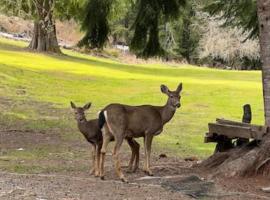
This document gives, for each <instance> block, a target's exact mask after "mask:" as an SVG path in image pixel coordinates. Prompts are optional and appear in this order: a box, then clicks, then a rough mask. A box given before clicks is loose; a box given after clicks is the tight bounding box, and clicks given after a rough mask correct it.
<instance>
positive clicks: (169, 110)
mask: <svg viewBox="0 0 270 200" xmlns="http://www.w3.org/2000/svg"><path fill="white" fill-rule="evenodd" d="M175 111H176V108H174V107H172V106H170V105H169V104H168V102H167V103H166V105H164V106H163V107H161V118H162V123H163V125H164V124H166V123H167V122H168V121H170V120H171V119H172V117H173V116H174V113H175Z"/></svg>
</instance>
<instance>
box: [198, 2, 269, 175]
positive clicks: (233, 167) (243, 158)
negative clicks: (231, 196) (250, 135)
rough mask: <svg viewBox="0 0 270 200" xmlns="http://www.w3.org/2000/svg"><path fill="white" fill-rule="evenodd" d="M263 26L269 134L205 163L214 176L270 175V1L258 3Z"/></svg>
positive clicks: (265, 99) (261, 38) (262, 53)
mask: <svg viewBox="0 0 270 200" xmlns="http://www.w3.org/2000/svg"><path fill="white" fill-rule="evenodd" d="M257 12H258V19H259V27H260V35H259V40H260V50H261V52H260V56H261V59H262V62H263V67H262V83H263V98H264V113H265V114H264V115H265V125H266V126H268V131H267V132H268V133H267V134H266V135H265V136H264V137H263V138H262V141H261V142H258V141H252V142H250V143H249V144H247V145H244V146H243V147H235V148H232V149H230V150H229V151H227V152H222V153H216V154H214V155H213V156H211V157H209V158H208V159H207V160H205V161H203V163H202V164H201V167H205V168H207V169H209V170H210V171H211V170H213V171H212V172H213V174H214V175H224V176H230V177H231V176H237V175H238V176H245V175H256V174H261V175H264V176H269V175H270V133H269V132H270V131H269V126H270V0H257Z"/></svg>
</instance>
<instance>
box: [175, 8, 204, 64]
mask: <svg viewBox="0 0 270 200" xmlns="http://www.w3.org/2000/svg"><path fill="white" fill-rule="evenodd" d="M196 10H197V7H196V5H195V4H192V3H188V4H187V6H186V7H185V8H184V9H182V12H181V16H180V18H179V21H178V24H177V26H178V27H177V28H176V29H177V33H179V38H178V42H177V48H176V52H177V53H178V54H179V55H181V56H182V57H183V58H184V59H186V61H187V62H188V63H190V62H194V61H195V59H196V57H197V55H196V53H197V52H196V49H197V47H198V43H199V40H200V32H201V26H202V25H203V22H202V20H200V19H199V18H198V17H197V16H196Z"/></svg>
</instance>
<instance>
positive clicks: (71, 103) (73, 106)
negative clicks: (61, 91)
mask: <svg viewBox="0 0 270 200" xmlns="http://www.w3.org/2000/svg"><path fill="white" fill-rule="evenodd" d="M70 105H71V108H73V109H75V108H76V105H75V104H74V103H73V102H72V101H71V102H70Z"/></svg>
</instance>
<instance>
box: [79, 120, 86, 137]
mask: <svg viewBox="0 0 270 200" xmlns="http://www.w3.org/2000/svg"><path fill="white" fill-rule="evenodd" d="M77 125H78V128H79V130H80V131H81V133H82V134H83V135H84V136H85V137H86V136H87V120H86V119H85V120H83V121H78V122H77Z"/></svg>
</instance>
